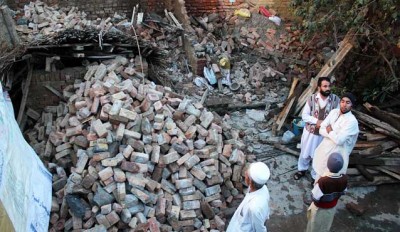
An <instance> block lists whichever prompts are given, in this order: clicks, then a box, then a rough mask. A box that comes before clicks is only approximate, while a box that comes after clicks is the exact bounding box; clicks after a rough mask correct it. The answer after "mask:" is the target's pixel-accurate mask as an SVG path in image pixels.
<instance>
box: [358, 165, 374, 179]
mask: <svg viewBox="0 0 400 232" xmlns="http://www.w3.org/2000/svg"><path fill="white" fill-rule="evenodd" d="M356 168H357V170H358V171H360V173H361V174H362V175H363V176H364V177H365V179H367V180H369V181H373V180H374V176H373V175H372V174H371V173H370V172H368V171H367V169H365V167H364V165H361V164H357V165H356Z"/></svg>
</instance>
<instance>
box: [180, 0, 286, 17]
mask: <svg viewBox="0 0 400 232" xmlns="http://www.w3.org/2000/svg"><path fill="white" fill-rule="evenodd" d="M242 3H249V5H254V6H256V7H259V6H268V8H271V7H272V8H273V9H274V10H275V11H276V12H277V13H278V15H279V16H281V17H291V12H290V9H289V3H290V0H236V1H235V2H234V3H230V2H229V0H185V5H186V9H187V11H188V13H189V15H197V16H201V15H202V14H204V13H206V14H208V13H214V12H218V13H222V12H228V11H232V10H235V9H237V8H238V6H239V5H240V4H242Z"/></svg>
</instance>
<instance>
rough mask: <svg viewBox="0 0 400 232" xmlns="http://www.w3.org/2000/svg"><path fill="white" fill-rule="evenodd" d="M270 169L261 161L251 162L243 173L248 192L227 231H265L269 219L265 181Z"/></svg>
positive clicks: (267, 193)
mask: <svg viewBox="0 0 400 232" xmlns="http://www.w3.org/2000/svg"><path fill="white" fill-rule="evenodd" d="M269 177H270V171H269V168H268V166H267V165H266V164H264V163H262V162H257V163H252V164H250V167H249V169H248V171H247V172H246V174H245V181H246V184H247V185H248V186H249V192H248V193H247V194H246V196H245V197H244V199H243V201H242V203H240V205H239V207H238V208H237V209H236V211H235V214H234V215H233V217H232V218H231V221H230V223H229V225H228V229H227V230H226V231H227V232H253V231H254V232H260V231H262V232H266V231H267V228H266V226H265V221H266V220H267V219H269V205H268V203H269V191H268V188H267V186H266V185H265V183H266V182H267V180H268V179H269Z"/></svg>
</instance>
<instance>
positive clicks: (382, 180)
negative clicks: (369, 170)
mask: <svg viewBox="0 0 400 232" xmlns="http://www.w3.org/2000/svg"><path fill="white" fill-rule="evenodd" d="M394 183H400V181H399V180H396V179H393V178H392V177H390V176H375V177H374V181H368V180H366V179H365V178H364V176H357V177H353V178H349V182H348V186H349V187H365V186H376V185H382V184H394Z"/></svg>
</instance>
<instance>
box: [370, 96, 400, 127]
mask: <svg viewBox="0 0 400 232" xmlns="http://www.w3.org/2000/svg"><path fill="white" fill-rule="evenodd" d="M363 106H364V107H365V108H366V109H367V110H368V111H369V112H370V113H371V114H372V116H374V117H376V118H378V119H379V120H382V121H384V122H386V123H388V124H389V125H392V126H393V127H394V128H396V129H397V130H400V123H399V120H398V118H393V117H391V116H390V115H389V114H388V113H387V112H386V111H384V110H380V109H379V108H378V107H376V106H373V105H371V104H369V103H368V102H366V103H364V104H363Z"/></svg>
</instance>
